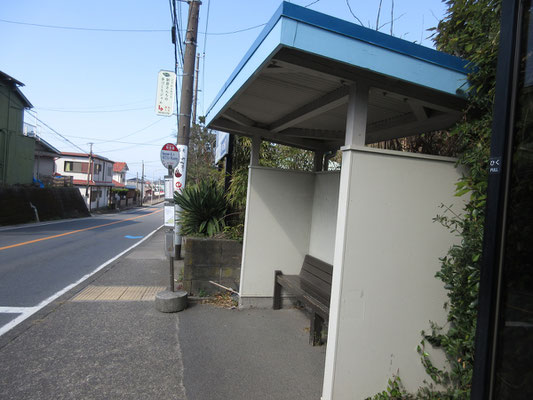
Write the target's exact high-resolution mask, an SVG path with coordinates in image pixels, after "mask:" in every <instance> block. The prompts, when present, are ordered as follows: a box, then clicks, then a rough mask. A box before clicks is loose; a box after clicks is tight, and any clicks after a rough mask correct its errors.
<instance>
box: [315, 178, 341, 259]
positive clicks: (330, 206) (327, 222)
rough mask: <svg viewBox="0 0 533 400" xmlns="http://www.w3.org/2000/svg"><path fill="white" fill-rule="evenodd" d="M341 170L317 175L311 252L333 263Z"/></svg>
mask: <svg viewBox="0 0 533 400" xmlns="http://www.w3.org/2000/svg"><path fill="white" fill-rule="evenodd" d="M339 183H340V171H335V172H318V173H316V175H315V187H314V194H313V210H312V219H311V235H310V240H309V254H311V255H312V256H313V257H316V258H318V259H320V260H322V261H324V262H327V263H328V264H333V254H334V252H335V231H336V229H337V209H338V205H339Z"/></svg>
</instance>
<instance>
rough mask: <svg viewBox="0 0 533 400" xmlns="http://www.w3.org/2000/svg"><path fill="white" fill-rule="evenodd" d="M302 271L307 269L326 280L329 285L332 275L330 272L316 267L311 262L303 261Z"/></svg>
mask: <svg viewBox="0 0 533 400" xmlns="http://www.w3.org/2000/svg"><path fill="white" fill-rule="evenodd" d="M302 271H307V272H309V273H310V274H313V275H315V276H316V277H317V278H319V279H321V280H323V281H324V282H327V283H328V284H329V285H330V286H331V281H332V276H331V273H328V271H324V270H322V269H320V268H317V267H316V266H314V265H313V264H308V263H304V265H302Z"/></svg>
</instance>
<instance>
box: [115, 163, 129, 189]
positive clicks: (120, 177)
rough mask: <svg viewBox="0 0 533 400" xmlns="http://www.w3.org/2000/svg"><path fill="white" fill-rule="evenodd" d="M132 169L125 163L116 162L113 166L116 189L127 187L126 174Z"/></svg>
mask: <svg viewBox="0 0 533 400" xmlns="http://www.w3.org/2000/svg"><path fill="white" fill-rule="evenodd" d="M129 170H130V169H129V168H128V164H126V163H125V162H116V163H114V164H113V184H114V185H115V187H120V188H123V187H125V186H126V172H128V171H129Z"/></svg>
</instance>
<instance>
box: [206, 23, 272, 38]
mask: <svg viewBox="0 0 533 400" xmlns="http://www.w3.org/2000/svg"><path fill="white" fill-rule="evenodd" d="M265 25H266V22H265V23H264V24H259V25H254V26H250V27H248V28H243V29H237V30H234V31H229V32H198V33H199V34H201V35H208V36H221V35H233V34H234V33H240V32H246V31H251V30H252V29H257V28H261V27H262V26H265Z"/></svg>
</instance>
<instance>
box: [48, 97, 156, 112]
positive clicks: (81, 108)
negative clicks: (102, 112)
mask: <svg viewBox="0 0 533 400" xmlns="http://www.w3.org/2000/svg"><path fill="white" fill-rule="evenodd" d="M150 100H151V99H144V100H139V101H134V102H131V103H123V104H111V105H105V106H90V107H78V108H76V109H73V108H69V107H46V108H50V109H54V110H76V111H77V110H80V111H90V110H97V109H102V108H109V107H126V106H132V105H134V104H142V103H146V102H147V101H150ZM46 108H44V107H41V109H43V110H44V109H46Z"/></svg>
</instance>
